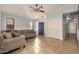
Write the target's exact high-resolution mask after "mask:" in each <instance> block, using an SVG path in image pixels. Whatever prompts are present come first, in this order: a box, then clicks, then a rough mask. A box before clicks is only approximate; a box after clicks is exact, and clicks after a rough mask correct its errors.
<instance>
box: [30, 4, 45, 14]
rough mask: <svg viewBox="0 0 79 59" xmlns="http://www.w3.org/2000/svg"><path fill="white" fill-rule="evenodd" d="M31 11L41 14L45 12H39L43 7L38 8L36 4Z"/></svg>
mask: <svg viewBox="0 0 79 59" xmlns="http://www.w3.org/2000/svg"><path fill="white" fill-rule="evenodd" d="M30 8H32V9H33V11H34V12H41V13H44V12H45V11H43V10H41V9H42V8H43V6H39V5H38V4H35V6H34V7H32V6H31V7H30Z"/></svg>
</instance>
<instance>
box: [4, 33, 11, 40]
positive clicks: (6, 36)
mask: <svg viewBox="0 0 79 59" xmlns="http://www.w3.org/2000/svg"><path fill="white" fill-rule="evenodd" d="M3 35H4V37H5V39H9V38H12V33H11V32H3Z"/></svg>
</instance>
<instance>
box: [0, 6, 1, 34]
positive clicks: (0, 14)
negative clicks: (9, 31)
mask: <svg viewBox="0 0 79 59" xmlns="http://www.w3.org/2000/svg"><path fill="white" fill-rule="evenodd" d="M0 33H1V8H0Z"/></svg>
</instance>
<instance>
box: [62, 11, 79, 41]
mask: <svg viewBox="0 0 79 59" xmlns="http://www.w3.org/2000/svg"><path fill="white" fill-rule="evenodd" d="M77 16H78V14H77V11H75V12H71V13H66V14H64V15H63V30H64V38H65V39H68V38H70V39H76V40H77V30H78V28H77V27H78V19H77Z"/></svg>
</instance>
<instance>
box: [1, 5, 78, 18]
mask: <svg viewBox="0 0 79 59" xmlns="http://www.w3.org/2000/svg"><path fill="white" fill-rule="evenodd" d="M30 6H34V5H33V4H3V5H1V9H2V12H5V13H10V14H14V15H18V16H22V17H24V18H28V17H29V18H30V17H32V14H31V9H30V8H29V7H30ZM43 7H44V8H43V10H45V14H46V15H47V16H48V17H51V16H53V15H55V14H61V13H66V12H71V11H75V10H77V9H78V6H77V5H76V4H64V5H62V4H43Z"/></svg>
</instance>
